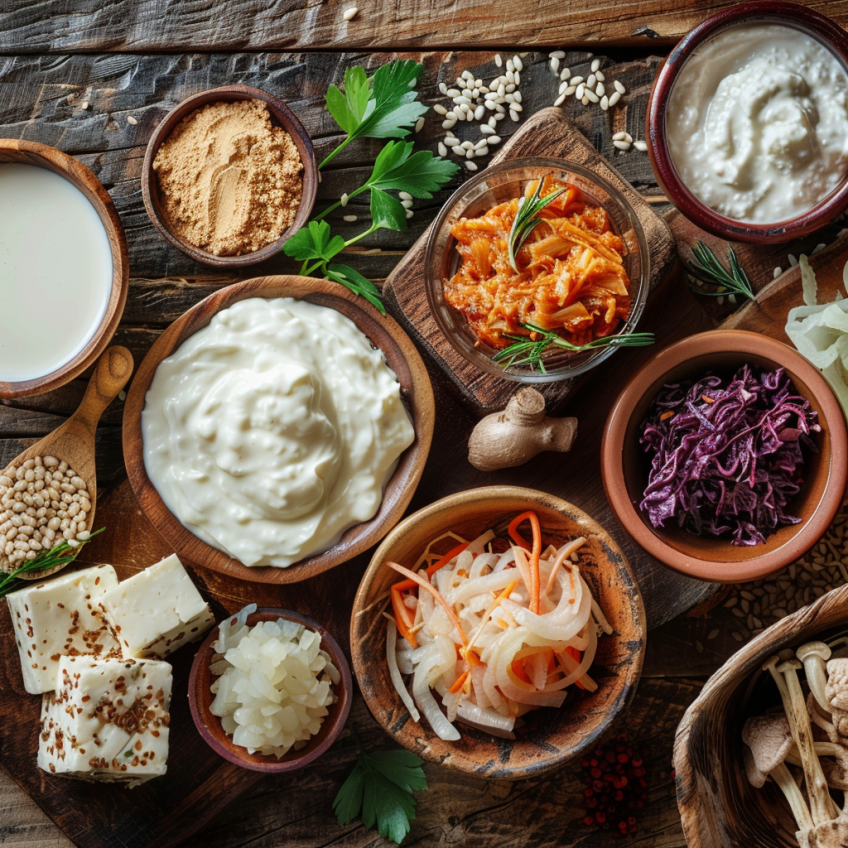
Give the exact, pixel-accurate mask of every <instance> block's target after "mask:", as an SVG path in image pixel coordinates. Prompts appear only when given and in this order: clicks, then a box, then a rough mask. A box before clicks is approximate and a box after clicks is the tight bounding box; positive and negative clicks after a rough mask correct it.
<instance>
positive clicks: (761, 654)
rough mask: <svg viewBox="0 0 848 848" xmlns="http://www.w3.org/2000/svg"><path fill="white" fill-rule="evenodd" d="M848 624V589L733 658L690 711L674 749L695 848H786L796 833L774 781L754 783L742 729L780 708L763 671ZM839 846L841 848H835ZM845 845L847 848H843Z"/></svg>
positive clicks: (686, 826) (683, 811) (686, 828)
mask: <svg viewBox="0 0 848 848" xmlns="http://www.w3.org/2000/svg"><path fill="white" fill-rule="evenodd" d="M846 624H848V586H842V587H840V588H839V589H834V590H833V591H832V592H828V593H827V594H826V595H824V596H822V597H821V598H819V599H818V600H817V601H816V602H815V603H813V604H810V605H809V606H807V607H804V608H803V609H801V610H798V612H796V613H793V614H792V615H789V616H787V617H786V618H784V619H781V621H779V622H778V623H777V624H775V625H773V626H772V627H769V628H768V630H765V631H764V632H763V633H761V634H760V635H759V636H757V638H756V639H754V640H753V641H751V642H749V643H748V644H747V645H745V646H744V647H743V648H741V649H740V650H739V651H738V652H737V653H735V654H734V655H733V656H732V657H731V658H730V659H729V660H728V661H727V662H726V663H725V664H724V665H723V666H722V667H721V668H720V669H719V670H718V671H717V672H716V673H715V674H714V675H713V676H712V677H711V678H710V679H709V680H708V681H707V683H706V685H705V686H704V688H703V689H702V690H701V694H700V695H698V697H697V699H696V700H695V702H694V703H693V704H692V705H691V706H690V707H689V709H688V710H686V714H685V715H684V716H683V720H682V721H681V722H680V726H679V727H678V728H677V735H676V738H675V741H674V768H675V773H676V782H677V804H678V806H679V808H680V817H681V821H682V824H683V833H684V835H685V836H686V842H687V844H688V846H689V848H787V846H793V845H797V844H798V843H797V840H796V839H795V831H796V829H797V828H796V825H795V821H794V820H793V818H792V814H791V812H790V810H789V805H788V804H787V802H786V799H785V798H784V796H783V793H782V792H781V791H780V790H779V789H778V788H777V786H776V785H775V783H774V781H771V780H770V781H768V783H766V785H765V786H763V788H762V789H755V788H754V787H753V786H751V784H750V783H749V782H748V778H747V776H746V774H745V765H744V762H743V759H742V750H743V747H744V743H743V742H742V728H743V727H744V726H745V722H746V721H747V720H748V718H750V717H751V716H754V715H760V714H762V713H763V712H765V710H766V709H767V708H769V707H773V706H777V705H779V704H780V695H779V694H778V692H777V687H776V686H775V685H774V683H773V681H772V679H771V676H770V675H769V674H768V672H763V671H762V665H763V663H764V662H765V660H766V659H768V657H770V656H772V655H773V654H776V653H779V652H780V651H781V650H783V649H784V648H789V647H793V648H797V647H798V646H799V645H803V644H804V643H805V642H809V641H812V640H819V639H822V638H823V639H824V640H827V639H828V638H831V637H832V636H834V635H836V634H837V633H843V632H844V631H845V625H846ZM830 844H835V843H830ZM842 844H844V843H842Z"/></svg>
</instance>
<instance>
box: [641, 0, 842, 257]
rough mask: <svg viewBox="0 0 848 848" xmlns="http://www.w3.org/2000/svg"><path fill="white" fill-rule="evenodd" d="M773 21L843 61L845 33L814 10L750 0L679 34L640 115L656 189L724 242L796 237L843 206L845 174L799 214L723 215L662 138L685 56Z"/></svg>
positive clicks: (781, 0) (778, 1) (817, 226)
mask: <svg viewBox="0 0 848 848" xmlns="http://www.w3.org/2000/svg"><path fill="white" fill-rule="evenodd" d="M752 23H759V24H765V23H774V24H783V25H785V26H789V27H792V28H793V29H798V30H800V31H801V32H803V33H805V34H807V35H809V36H811V37H812V38H813V39H815V40H816V41H819V42H821V43H822V44H823V45H824V46H825V47H828V48H830V50H831V51H832V52H833V54H834V55H835V56H836V58H837V60H838V61H841V63H842V64H848V35H846V33H845V31H844V30H843V29H842V27H840V26H839V25H838V24H837V23H835V22H834V21H832V20H830V18H827V17H825V16H824V15H822V14H821V13H820V12H817V11H816V10H815V9H812V8H809V7H806V6H802V5H799V4H797V3H787V2H784V0H749V2H745V3H736V4H733V5H730V6H729V7H728V8H726V9H721V10H720V11H719V12H716V14H714V15H712V17H709V18H707V19H706V20H705V21H703V22H702V23H700V24H699V25H698V26H697V27H695V29H693V30H692V31H691V32H690V33H689V34H688V35H686V36H685V38H683V39H682V40H681V41H680V43H679V44H678V45H677V46H676V47H675V48H674V50H672V51H671V54H670V55H669V57H668V58H667V59H666V60H665V62H664V63H663V65H662V67H661V68H660V71H659V73H658V74H657V76H656V78H655V79H654V86H653V88H652V89H651V96H650V99H649V100H648V109H647V112H646V117H645V124H646V126H645V137H646V138H647V139H648V140H649V143H648V155H649V157H650V160H651V167H652V168H653V171H654V176H655V177H656V179H657V183H659V185H660V188H662V190H663V191H664V192H665V195H666V196H667V197H668V199H669V200H670V201H671V202H672V203H673V204H674V205H675V206H676V207H677V208H678V209H679V210H680V211H681V212H682V213H683V214H684V215H685V216H686V217H687V218H688V219H689V220H690V221H693V222H694V223H695V224H697V225H698V226H699V227H700V228H701V229H703V230H706V231H707V232H708V233H712V234H713V235H716V236H718V237H719V238H722V239H727V240H728V241H743V242H751V243H753V244H774V243H775V242H785V241H791V240H792V239H798V238H801V237H802V236H805V235H808V234H809V233H812V232H815V231H816V230H818V229H820V228H821V227H823V226H824V225H825V224H827V223H829V222H830V221H832V220H833V219H834V218H836V217H837V216H838V215H839V213H840V212H843V211H844V210H845V208H846V206H848V173H846V174H845V175H844V176H843V178H842V180H840V182H839V183H838V185H837V186H836V187H835V188H834V189H833V191H831V192H830V194H828V195H827V196H826V197H824V198H822V199H821V200H820V201H819V202H818V203H817V204H816V205H815V206H813V207H812V208H810V209H808V210H807V211H806V212H802V213H801V214H800V215H797V216H795V217H794V218H790V219H788V220H786V221H773V222H770V223H768V224H754V223H745V222H743V221H736V220H734V219H733V218H727V217H725V216H724V215H721V214H720V213H718V212H716V211H715V210H714V209H711V208H710V207H709V206H707V205H706V204H705V203H704V202H703V201H702V200H700V199H699V198H698V197H696V196H695V194H694V193H693V192H692V191H691V189H690V188H689V187H688V186H687V185H686V183H684V182H683V179H682V178H681V177H680V175H679V173H678V171H677V168H676V167H675V164H674V160H673V158H672V155H671V150H670V148H669V144H668V139H667V138H666V132H665V122H666V115H667V110H668V102H669V98H670V96H671V90H672V87H673V86H674V82H675V80H676V79H677V76H678V74H679V73H680V71H681V69H682V68H683V66H684V64H685V63H686V60H687V59H688V58H689V57H690V56H691V55H692V54H693V53H694V52H695V51H696V50H697V49H698V47H700V46H701V45H702V44H703V43H704V42H705V41H707V39H709V38H712V37H713V36H714V35H716V34H717V33H719V32H720V31H723V30H726V29H729V28H730V27H733V26H737V25H740V24H752Z"/></svg>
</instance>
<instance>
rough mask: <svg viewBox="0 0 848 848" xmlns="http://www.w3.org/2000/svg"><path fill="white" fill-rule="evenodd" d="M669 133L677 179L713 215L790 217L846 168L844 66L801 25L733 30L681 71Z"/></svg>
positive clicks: (847, 88) (767, 220)
mask: <svg viewBox="0 0 848 848" xmlns="http://www.w3.org/2000/svg"><path fill="white" fill-rule="evenodd" d="M666 136H667V139H668V144H669V148H670V151H671V156H672V159H673V161H674V165H675V167H676V168H677V171H678V173H679V174H680V177H681V178H682V179H683V182H684V183H685V184H686V185H687V187H688V188H689V189H690V191H692V192H693V193H694V194H695V195H696V196H697V197H698V198H699V199H700V200H702V201H703V202H704V203H705V204H706V205H707V206H709V207H710V208H712V209H714V210H715V211H716V212H719V213H720V214H722V215H725V216H726V217H728V218H733V219H734V220H737V221H743V222H748V223H758V224H773V223H778V222H781V221H785V220H788V219H791V218H794V217H796V216H797V215H800V214H801V213H803V212H806V211H808V210H809V209H811V208H812V207H813V206H815V205H816V204H817V203H818V202H819V201H820V200H822V199H824V198H825V197H826V196H827V195H828V194H829V193H830V192H831V191H832V190H833V189H834V188H835V187H836V186H837V185H838V184H839V182H840V181H841V180H842V179H843V177H844V176H845V173H846V170H848V72H846V69H845V67H844V66H843V64H842V62H841V61H840V60H839V59H838V58H837V57H836V56H835V55H834V54H833V53H832V52H831V51H830V50H829V49H828V48H827V47H825V46H824V45H823V44H820V43H819V42H818V41H816V40H815V39H814V38H812V37H811V36H809V35H807V34H806V33H805V32H802V31H801V30H799V29H794V28H793V27H790V26H782V25H780V24H772V23H765V24H746V25H742V26H736V27H732V28H730V29H727V30H724V31H723V32H720V33H718V35H716V36H714V37H713V38H711V39H710V40H709V41H707V42H705V43H704V44H703V45H701V46H700V47H698V48H697V49H696V50H695V51H694V52H693V54H692V56H691V57H690V58H689V59H688V60H687V61H686V64H685V65H684V66H683V68H682V69H681V71H680V74H679V76H678V78H677V80H676V81H675V83H674V86H673V88H672V91H671V95H670V98H669V104H668V110H667V113H666Z"/></svg>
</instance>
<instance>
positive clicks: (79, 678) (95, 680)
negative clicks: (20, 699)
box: [38, 657, 172, 786]
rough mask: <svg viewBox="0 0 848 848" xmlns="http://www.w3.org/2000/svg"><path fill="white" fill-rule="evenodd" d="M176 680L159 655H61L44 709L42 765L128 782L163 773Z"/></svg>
mask: <svg viewBox="0 0 848 848" xmlns="http://www.w3.org/2000/svg"><path fill="white" fill-rule="evenodd" d="M171 683H172V677H171V666H170V664H169V663H166V662H161V661H159V660H123V659H108V660H100V659H95V658H93V657H62V658H61V659H60V660H59V670H58V678H57V682H56V691H55V692H49V693H47V694H46V695H45V696H44V700H43V703H42V706H41V732H40V734H39V739H38V767H39V768H41V769H43V770H44V771H47V772H50V773H51V774H56V775H60V776H63V777H74V778H79V779H81V780H90V781H106V782H110V783H126V784H128V785H129V786H138V785H139V784H141V783H144V782H145V781H147V780H150V779H151V778H153V777H158V776H159V775H161V774H165V772H166V771H167V764H168V724H169V722H170V712H169V709H170V704H171Z"/></svg>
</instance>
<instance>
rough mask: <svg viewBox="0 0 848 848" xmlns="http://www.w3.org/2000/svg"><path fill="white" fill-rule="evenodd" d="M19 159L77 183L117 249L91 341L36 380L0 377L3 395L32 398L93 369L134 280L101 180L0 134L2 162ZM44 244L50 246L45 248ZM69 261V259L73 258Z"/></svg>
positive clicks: (51, 150) (61, 157) (46, 150)
mask: <svg viewBox="0 0 848 848" xmlns="http://www.w3.org/2000/svg"><path fill="white" fill-rule="evenodd" d="M2 162H15V163H18V164H21V165H34V166H36V167H38V168H46V169H47V170H48V171H53V173H54V174H58V175H59V176H60V177H64V178H65V179H66V180H68V182H70V183H72V184H73V185H74V186H76V187H77V188H78V189H79V190H80V191H81V192H82V193H83V194H84V195H85V196H86V198H87V199H88V201H89V203H91V205H92V206H93V207H94V210H95V212H97V216H98V217H99V218H100V220H101V222H102V223H103V227H104V229H105V230H106V235H107V237H108V239H109V247H110V249H111V251H112V293H111V294H110V295H109V302H108V304H107V305H106V312H105V313H104V315H103V319H102V320H101V321H100V326H99V327H98V328H97V330H96V332H95V333H94V335H93V336H92V337H91V340H90V341H89V342H88V344H87V345H86V346H85V347H84V348H83V349H82V350H81V351H80V352H79V353H78V354H77V355H76V356H75V357H74V358H73V359H72V360H71V361H70V362H67V363H66V364H65V365H63V366H62V367H61V368H58V369H56V370H55V371H53V372H52V373H50V374H45V375H44V376H43V377H38V378H37V379H34V380H22V381H20V382H14V383H11V382H3V381H2V380H0V399H7V398H16V397H29V396H31V395H38V394H42V393H44V392H50V391H52V390H53V389H58V388H59V387H60V386H64V385H65V384H66V383H69V382H70V381H71V380H73V379H75V378H76V377H79V375H80V374H82V372H83V371H85V370H86V369H87V368H90V367H91V366H92V365H93V364H94V362H95V360H96V359H97V358H98V357H99V356H100V354H102V353H103V351H104V350H106V347H107V346H108V344H109V342H110V341H111V340H112V336H114V335H115V330H116V329H117V328H118V323H119V322H120V320H121V316H122V315H123V312H124V304H125V303H126V301H127V289H128V285H129V275H130V270H129V259H128V254H127V240H126V237H125V236H124V228H123V227H122V226H121V219H120V218H119V217H118V213H117V211H116V210H115V205H114V204H113V203H112V198H111V197H109V193H108V192H107V191H106V189H105V188H103V186H102V185H101V184H100V180H98V179H97V177H95V176H94V174H93V173H92V172H91V171H90V170H89V169H88V168H86V167H85V165H83V164H82V162H79V161H78V160H77V159H74V158H73V157H72V156H68V155H67V154H66V153H62V151H61V150H56V148H55V147H48V146H47V145H46V144H38V143H37V142H35V141H22V140H20V139H16V138H0V163H2ZM45 249H49V247H46V248H45ZM69 261H70V259H69Z"/></svg>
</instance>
